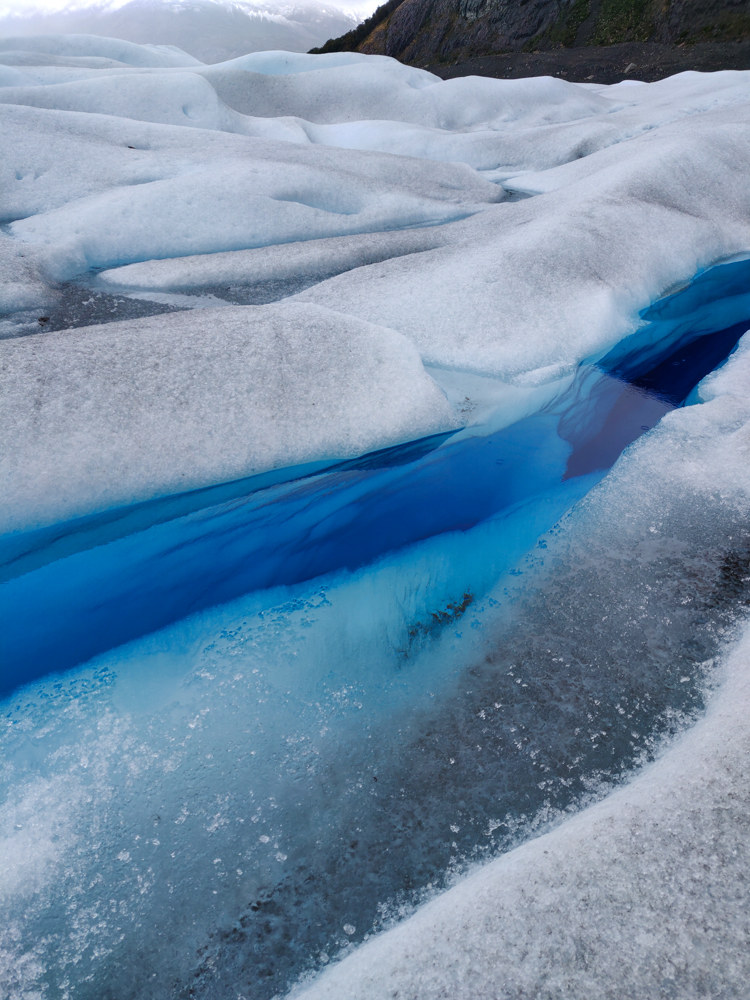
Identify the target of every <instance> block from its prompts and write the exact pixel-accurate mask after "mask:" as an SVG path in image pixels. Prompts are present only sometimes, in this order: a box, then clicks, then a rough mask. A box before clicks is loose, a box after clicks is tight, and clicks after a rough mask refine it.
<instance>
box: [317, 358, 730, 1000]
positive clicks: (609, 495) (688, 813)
mask: <svg viewBox="0 0 750 1000" xmlns="http://www.w3.org/2000/svg"><path fill="white" fill-rule="evenodd" d="M748 374H750V353H749V352H748V347H747V345H746V346H745V347H744V349H742V350H741V352H740V353H739V354H738V356H737V357H736V359H734V360H733V361H732V362H730V363H729V364H728V365H727V366H726V367H725V368H724V369H723V370H722V371H721V372H719V373H718V374H716V375H714V376H712V377H711V378H709V379H707V380H706V382H705V383H704V384H703V385H702V386H701V390H700V396H701V398H702V399H704V400H706V401H707V402H706V404H705V405H703V406H700V407H691V408H688V409H683V410H678V411H675V412H674V413H673V414H671V415H670V416H669V417H668V418H666V419H665V420H664V421H663V422H662V425H661V426H660V428H659V430H658V432H657V433H656V434H655V435H654V436H653V438H651V439H649V440H648V441H646V440H644V441H643V442H642V443H641V445H640V447H639V448H638V449H637V450H636V451H635V452H633V453H632V454H631V456H630V459H629V461H627V462H624V463H623V464H622V465H621V466H620V467H619V468H618V470H617V472H616V473H615V474H614V476H613V478H611V479H610V480H608V481H607V482H606V483H605V484H603V485H602V486H601V487H600V488H599V492H598V495H597V496H596V499H593V498H592V501H591V507H593V509H594V511H596V508H597V507H599V509H600V510H601V511H602V513H603V514H604V517H605V518H610V517H613V516H615V517H616V516H618V515H619V516H620V517H622V519H623V520H622V522H621V523H620V525H619V527H620V528H621V529H623V528H624V534H625V536H626V537H627V536H628V535H630V537H631V538H632V534H631V533H632V532H633V527H634V525H635V524H636V523H637V522H638V521H639V520H642V521H645V522H648V520H649V519H653V522H654V523H653V524H651V525H650V528H649V531H650V533H651V534H652V536H653V537H652V539H648V536H645V537H643V538H642V540H641V541H640V542H639V547H640V554H639V556H638V557H637V558H639V559H640V558H644V557H645V559H646V561H652V564H655V563H656V562H657V561H658V559H659V558H660V555H661V557H662V558H663V553H664V551H665V541H666V539H665V535H666V536H667V538H668V537H669V535H670V534H672V533H673V532H674V527H673V523H674V518H675V517H677V518H679V517H680V516H686V515H687V516H688V517H690V516H691V515H690V514H689V513H688V511H689V510H690V508H692V517H693V518H695V521H696V523H699V522H700V521H702V522H703V524H704V525H705V524H706V523H707V522H706V520H705V519H706V517H707V515H708V512H709V510H711V511H713V512H715V515H716V516H717V517H719V518H728V521H727V526H728V524H729V523H731V522H732V521H734V522H735V525H736V527H735V528H734V529H733V531H732V533H728V537H727V536H725V538H727V542H732V543H734V545H737V546H738V547H737V548H736V549H734V550H733V549H732V548H730V549H729V551H727V552H726V554H725V556H724V563H723V569H722V572H721V575H720V577H719V579H718V581H717V584H716V585H715V586H716V589H715V590H714V593H713V595H712V597H711V598H710V599H709V601H708V602H707V603H708V606H709V607H713V608H714V609H716V608H717V607H719V606H720V605H721V603H722V602H723V601H726V600H727V599H729V600H731V599H732V597H735V598H736V597H738V596H742V597H743V598H744V601H743V603H745V604H747V601H748V598H747V590H746V589H743V588H746V587H747V566H748V562H747V560H748V553H747V535H746V533H743V532H742V531H741V530H740V531H739V532H738V529H739V527H740V525H741V524H742V522H743V521H744V520H745V519H746V517H747V511H748V504H749V503H750V479H749V478H748V465H747V462H746V461H745V456H746V452H747V447H748V442H749V441H750V436H749V435H748V417H749V416H750V409H749V408H748V400H747V378H748ZM657 478H658V479H659V480H660V483H661V485H660V487H658V488H657V489H653V488H651V489H649V488H646V489H645V490H644V484H645V483H648V482H654V480H655V479H657ZM637 489H641V490H642V491H643V493H642V497H641V499H640V501H639V503H640V505H641V509H640V510H639V511H638V512H637V513H636V512H634V511H632V510H627V509H626V505H627V501H626V502H625V504H624V505H623V499H624V498H625V496H627V495H628V491H629V490H637ZM618 494H619V499H618ZM685 496H687V497H690V502H689V503H688V504H687V506H683V503H682V502H681V500H680V497H685ZM579 516H583V517H585V514H584V515H579ZM600 516H601V515H600ZM610 532H612V529H611V528H610ZM612 533H613V534H614V532H612ZM689 533H690V532H689V530H688V532H687V534H689ZM714 542H718V539H714ZM618 544H620V543H618ZM719 544H721V543H719ZM724 544H727V543H726V542H725V543H724ZM670 545H671V546H672V558H674V559H676V560H677V561H678V562H683V564H685V571H686V573H687V575H686V578H685V579H684V580H683V582H682V584H681V587H682V590H683V593H682V596H681V598H680V603H681V604H682V606H683V608H684V607H687V606H689V605H690V604H691V603H693V601H695V599H696V594H695V592H694V590H693V587H692V586H691V584H690V583H689V582H688V579H689V576H691V575H693V574H696V573H700V572H705V568H703V569H702V568H701V567H700V563H697V562H695V561H694V560H695V551H693V552H690V549H689V547H688V546H686V545H685V537H684V536H683V539H681V540H680V541H678V540H677V538H675V537H674V535H673V536H672V540H671V542H670V541H666V549H669V547H670ZM649 549H650V550H651V551H650V552H649V551H648V550H649ZM660 549H661V550H662V552H661V553H659V550H660ZM614 551H616V546H615V547H614V548H613V552H612V553H611V554H614ZM740 553H741V554H740ZM615 558H616V557H615ZM691 561H693V565H692V567H691V568H688V566H689V563H690V562H691ZM661 586H662V587H663V586H664V583H662V584H661ZM642 587H643V589H642V591H641V594H642V597H641V601H642V603H641V604H640V608H639V609H640V611H641V615H640V617H641V621H642V622H644V623H645V622H646V620H647V619H648V617H649V613H648V605H649V603H653V602H654V601H656V602H658V601H659V599H660V597H659V594H658V593H657V592H656V591H657V588H656V587H652V586H650V585H648V584H646V585H645V586H643V585H642ZM584 596H585V595H581V597H584ZM591 596H593V595H591V594H590V595H589V597H591ZM623 596H624V595H623ZM601 610H606V611H607V612H609V613H610V614H611V613H612V611H613V610H615V609H613V608H612V607H611V606H610V605H607V606H606V607H602V608H601ZM618 610H619V609H618ZM635 610H636V609H635V608H633V612H635ZM631 613H632V612H631ZM608 617H609V615H606V616H600V620H601V624H600V626H599V627H600V628H601V629H602V631H605V632H606V631H607V630H608V626H607V625H606V624H605V623H606V621H607V619H608ZM637 617H638V616H637ZM740 621H742V617H741V618H740ZM722 631H723V629H721V628H720V629H719V634H720V635H721V633H722ZM546 641H549V639H548V638H547V637H545V642H546ZM651 643H653V639H652V640H651ZM636 648H637V647H635V648H634V649H633V654H634V656H633V659H634V661H635V662H634V664H633V665H634V666H636V663H637V662H638V660H640V656H642V653H641V651H640V650H639V651H638V653H636V652H635V649H636ZM553 652H554V650H553ZM611 652H614V651H611ZM670 653H671V651H670ZM571 654H572V651H571V653H566V654H565V655H564V657H563V659H564V660H565V659H567V658H568V656H570V655H571ZM639 654H640V655H639ZM650 655H658V654H656V651H655V650H652V652H651V654H650ZM671 655H673V654H671ZM749 657H750V649H749V648H748V635H747V631H746V629H745V632H744V636H743V638H742V639H741V641H740V642H739V644H738V646H737V647H736V648H735V649H734V650H733V651H731V652H729V653H728V654H727V656H726V658H725V660H724V662H723V665H722V670H721V672H720V674H719V676H718V678H717V679H718V680H719V682H720V683H721V687H720V688H719V691H718V693H717V694H716V695H715V696H714V698H713V700H712V701H711V702H710V704H709V709H708V713H707V715H706V717H705V719H703V720H702V721H701V722H700V723H698V725H696V726H695V727H694V728H693V729H692V730H691V731H690V732H688V733H687V734H686V735H685V736H683V737H682V738H681V739H680V740H678V741H677V742H675V743H674V744H673V745H672V746H671V747H669V749H668V750H667V751H666V752H665V753H664V755H663V756H662V757H660V759H658V760H657V761H656V763H654V764H652V765H651V766H650V767H648V768H646V769H645V770H644V771H643V773H642V774H641V775H640V776H639V777H638V778H636V779H635V780H634V781H633V782H632V783H631V784H630V785H628V786H627V787H625V788H623V789H621V790H620V791H617V792H616V793H614V794H613V795H611V796H609V797H608V798H607V799H605V800H604V801H603V802H601V803H599V804H598V805H595V806H594V807H592V808H590V809H588V810H586V811H584V812H582V813H581V814H579V815H578V816H577V817H575V818H574V819H571V820H568V821H566V822H564V823H562V824H560V825H559V826H558V827H557V828H556V829H555V830H553V831H552V832H550V833H548V834H547V835H545V836H542V837H539V838H538V839H535V840H532V841H531V842H529V843H527V844H525V845H524V846H522V847H519V848H517V849H516V850H514V851H511V852H510V853H508V854H507V855H505V856H504V857H502V858H501V859H498V860H497V861H494V862H492V863H491V864H489V865H487V866H486V867H484V868H481V869H479V870H478V871H476V872H475V873H474V874H473V875H472V876H471V877H470V878H468V879H466V880H465V881H463V882H461V883H460V884H459V885H457V886H456V887H455V888H453V889H451V890H449V891H448V892H447V893H446V894H444V895H443V896H440V897H438V898H437V899H435V900H434V901H432V902H431V903H429V904H428V905H426V906H424V907H423V908H422V909H421V910H420V911H419V912H418V913H417V914H416V915H415V916H413V917H412V918H411V919H410V920H408V921H406V922H405V923H403V924H402V925H401V926H400V927H397V928H395V929H394V930H392V931H390V932H389V933H387V934H385V935H383V936H381V937H380V938H378V939H377V940H375V941H374V942H372V943H371V944H369V945H367V946H365V947H364V948H362V949H361V950H360V951H358V952H356V953H355V954H354V955H353V956H351V957H350V958H348V959H347V960H346V961H344V962H342V963H341V964H340V965H339V966H338V967H337V968H334V969H333V970H331V972H330V973H329V974H327V975H324V976H323V977H322V978H321V980H320V982H319V983H318V984H316V985H315V986H313V987H312V988H310V989H309V990H304V991H303V992H302V995H303V996H304V997H306V998H309V1000H313V998H314V997H319V996H320V997H323V996H325V997H339V996H341V997H347V998H352V1000H353V998H360V997H362V998H364V997H367V998H375V997H392V996H394V995H396V994H397V995H398V996H402V997H409V998H417V997H425V998H427V997H430V998H432V997H449V996H450V997H476V996H498V997H517V996H519V995H525V994H529V995H533V996H535V997H540V998H547V997H557V996H572V997H580V996H587V995H590V994H591V993H592V992H593V993H595V994H596V995H598V996H605V997H613V998H614V997H619V996H622V995H623V992H625V993H626V994H627V995H628V996H633V997H644V998H645V997H652V996H654V995H656V994H657V993H661V994H662V995H667V996H675V997H678V996H679V997H698V996H705V995H715V996H731V997H740V996H743V995H744V992H745V984H746V982H747V978H748V975H749V974H750V964H749V962H750V951H748V947H747V945H748V942H749V941H750V924H749V923H748V910H747V897H746V892H745V880H746V876H747V867H748V863H749V860H750V859H748V854H747V844H748V837H747V834H748V805H749V803H750V786H749V785H748V777H747V775H748V763H749V762H750V732H749V731H748V698H749V697H750V691H749V689H748V660H749ZM553 662H555V660H554V659H553ZM641 662H642V661H641ZM667 662H669V661H668V660H665V663H664V665H665V666H666V665H667ZM672 662H674V661H672ZM567 666H569V664H567ZM519 668H520V669H519V672H520V675H521V676H526V672H527V669H528V668H527V667H526V665H525V664H524V665H519ZM675 682H676V683H683V682H684V683H687V682H688V678H687V677H685V678H675ZM673 683H674V682H673ZM606 728H607V727H603V730H602V732H601V737H602V738H605V739H606V738H607V734H606ZM636 728H637V727H636Z"/></svg>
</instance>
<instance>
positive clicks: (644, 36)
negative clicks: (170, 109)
mask: <svg viewBox="0 0 750 1000" xmlns="http://www.w3.org/2000/svg"><path fill="white" fill-rule="evenodd" d="M746 38H750V0H401V2H400V3H399V2H398V0H390V2H389V3H387V4H384V5H383V6H382V7H380V8H378V10H377V11H376V12H375V14H373V16H372V17H371V18H369V19H368V21H367V22H365V24H364V25H361V26H360V28H359V29H357V30H356V31H355V32H350V33H349V35H347V36H344V37H343V38H340V39H334V40H331V41H329V42H327V43H326V44H325V45H324V46H323V47H322V48H321V49H319V50H316V51H321V52H332V51H342V50H355V51H359V52H369V53H375V54H380V55H389V56H394V57H395V58H397V59H400V60H401V61H402V62H406V63H412V64H415V65H420V66H425V65H439V64H443V65H445V64H447V63H454V62H463V61H466V60H472V59H477V58H479V57H483V56H489V55H498V54H501V53H517V52H528V53H536V52H545V51H554V50H558V49H565V48H579V47H584V46H585V47H589V46H610V45H621V44H627V43H631V44H633V43H640V44H643V43H653V44H659V45H661V46H676V45H683V44H687V45H693V44H694V43H716V42H719V43H725V44H726V43H735V44H736V43H737V42H740V41H742V40H743V39H746ZM493 75H494V74H493Z"/></svg>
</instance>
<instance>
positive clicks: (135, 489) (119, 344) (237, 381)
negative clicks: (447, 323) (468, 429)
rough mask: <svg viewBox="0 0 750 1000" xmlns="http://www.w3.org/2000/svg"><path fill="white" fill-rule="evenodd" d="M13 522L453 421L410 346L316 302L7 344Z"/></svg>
mask: <svg viewBox="0 0 750 1000" xmlns="http://www.w3.org/2000/svg"><path fill="white" fill-rule="evenodd" d="M0 354H1V356H2V365H3V371H4V384H5V388H4V391H3V394H2V402H0V406H1V407H2V410H3V417H2V420H3V423H4V424H5V426H6V427H11V426H12V427H13V429H14V431H13V434H12V436H9V438H8V439H7V440H6V445H5V447H4V449H3V455H2V463H3V474H2V475H3V480H4V483H5V491H4V493H5V501H4V505H3V527H4V530H6V531H11V530H18V529H20V528H24V527H25V528H28V527H30V526H32V525H35V526H41V525H43V524H49V523H51V522H53V521H57V520H60V519H61V518H67V517H72V516H76V515H80V514H84V513H89V512H92V511H94V510H103V509H106V508H107V507H112V506H116V505H120V504H123V503H129V502H133V501H136V500H144V499H149V498H151V497H154V496H159V495H163V494H165V493H176V492H181V491H183V490H186V489H194V488H196V487H199V486H205V485H210V484H213V483H216V482H222V481H227V480H230V479H239V478H242V477H243V476H249V475H253V474H256V473H259V472H263V471H266V470H268V469H272V468H279V467H283V466H289V465H296V464H300V463H303V462H306V461H311V460H319V459H323V458H329V459H336V458H339V459H340V458H345V457H348V456H352V455H357V454H361V453H362V452H366V451H372V450H374V449H376V448H380V447H385V446H386V445H390V444H395V443H397V442H399V441H404V440H409V439H413V438H417V437H422V436H424V435H427V434H432V433H436V432H438V431H445V430H449V429H452V428H453V427H455V415H454V414H453V412H452V410H451V407H450V406H449V405H448V403H447V401H446V399H445V397H444V395H443V394H442V393H441V391H440V390H439V389H438V387H437V386H436V385H435V383H434V382H433V381H432V379H431V378H430V377H429V376H428V375H427V374H426V373H425V371H424V369H423V367H422V364H421V362H420V360H419V356H418V354H417V352H416V350H415V348H414V346H413V345H412V344H411V343H410V342H409V341H408V340H407V339H406V338H404V337H402V336H401V335H400V334H397V333H394V332H393V331H392V330H385V329H379V328H377V327H374V326H372V325H370V324H368V323H362V322H360V321H358V320H353V319H349V318H347V317H344V316H341V315H339V314H337V313H333V312H330V311H329V310H327V309H323V308H320V307H314V308H310V307H309V306H299V305H293V304H290V305H285V304H280V305H271V306H247V307H235V308H227V309H219V310H210V311H209V310H206V311H201V312H200V313H196V312H183V313H176V314H171V315H168V316H157V317H151V318H146V319H143V320H129V321H125V322H122V323H114V324H110V325H108V326H103V327H91V328H83V329H80V330H75V331H68V332H66V333H64V334H63V335H60V334H56V333H50V334H39V335H38V336H36V337H24V338H20V339H18V340H12V341H3V342H0Z"/></svg>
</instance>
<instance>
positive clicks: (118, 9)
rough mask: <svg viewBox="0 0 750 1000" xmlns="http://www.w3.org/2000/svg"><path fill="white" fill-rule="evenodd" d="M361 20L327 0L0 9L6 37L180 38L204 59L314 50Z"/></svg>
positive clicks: (148, 0) (194, 0)
mask: <svg viewBox="0 0 750 1000" xmlns="http://www.w3.org/2000/svg"><path fill="white" fill-rule="evenodd" d="M1 10H2V8H1V7H0V11H1ZM357 23H358V18H357V16H356V14H354V13H352V12H351V11H344V10H341V9H340V8H338V7H335V6H333V5H332V4H327V3H321V2H320V0H298V2H294V0H292V2H289V3H283V2H282V3H274V2H273V0H270V2H269V0H265V2H264V0H259V2H255V3H249V2H235V3H225V2H221V0H187V2H181V3H180V2H175V0H130V2H129V3H126V4H124V5H118V4H117V3H116V2H115V3H111V2H110V3H99V4H95V5H93V6H87V7H84V8H81V7H80V5H74V4H70V5H69V6H68V7H66V8H64V9H62V10H58V11H49V10H43V9H41V8H32V7H31V6H29V7H28V8H26V9H20V10H18V11H12V10H11V12H9V13H6V14H5V15H4V16H3V15H2V14H1V13H0V37H8V36H14V35H28V34H49V33H58V32H64V33H66V34H68V33H71V32H75V33H81V34H92V35H103V36H107V37H110V38H121V39H124V40H126V41H130V42H139V43H147V42H151V43H156V44H162V45H177V46H179V48H181V49H184V50H185V51H186V52H189V53H190V54H191V55H193V56H195V57H196V58H197V59H200V60H201V61H202V62H208V63H215V62H221V61H223V60H225V59H232V58H234V57H235V56H240V55H245V53H248V52H260V51H263V50H266V49H285V50H287V51H291V52H307V51H308V49H311V48H313V47H314V46H316V45H321V44H322V43H323V42H325V41H326V40H327V39H329V38H335V37H337V36H338V35H341V34H343V33H345V32H347V31H350V30H351V29H352V28H353V27H354V26H355V25H356V24H357Z"/></svg>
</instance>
